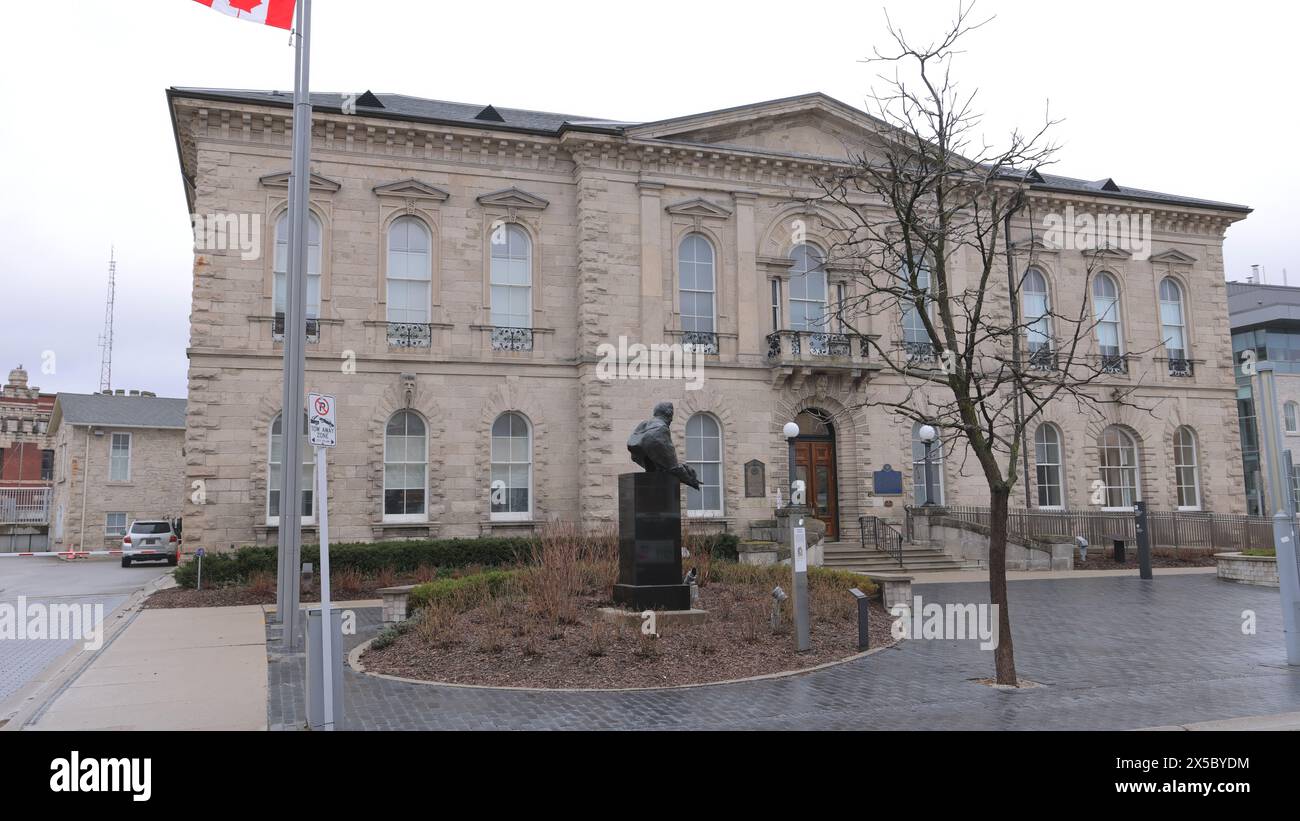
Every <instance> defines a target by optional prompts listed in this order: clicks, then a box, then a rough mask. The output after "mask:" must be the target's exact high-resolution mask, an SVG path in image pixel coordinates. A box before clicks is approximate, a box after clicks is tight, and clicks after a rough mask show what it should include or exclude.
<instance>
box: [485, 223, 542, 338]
mask: <svg viewBox="0 0 1300 821" xmlns="http://www.w3.org/2000/svg"><path fill="white" fill-rule="evenodd" d="M491 281H492V294H491V299H492V324H493V325H495V326H496V327H498V328H531V327H533V241H532V239H530V238H529V236H528V232H527V231H525V230H524V229H522V228H520V227H519V226H518V225H511V224H505V225H501V226H498V227H497V229H496V230H494V231H493V232H492V273H491Z"/></svg>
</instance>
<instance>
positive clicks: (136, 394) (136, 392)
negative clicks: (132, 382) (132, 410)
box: [131, 389, 140, 396]
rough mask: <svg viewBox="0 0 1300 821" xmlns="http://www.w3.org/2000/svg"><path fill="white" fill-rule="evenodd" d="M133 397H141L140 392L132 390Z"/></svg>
mask: <svg viewBox="0 0 1300 821" xmlns="http://www.w3.org/2000/svg"><path fill="white" fill-rule="evenodd" d="M131 395H132V396H139V395H140V392H139V391H138V390H135V389H132V390H131Z"/></svg>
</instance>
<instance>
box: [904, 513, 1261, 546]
mask: <svg viewBox="0 0 1300 821" xmlns="http://www.w3.org/2000/svg"><path fill="white" fill-rule="evenodd" d="M908 515H909V517H910V516H912V515H914V513H913V511H911V510H909V511H908ZM928 515H945V516H948V517H950V518H953V519H958V520H961V521H966V522H971V523H973V524H977V525H981V526H983V527H988V525H989V509H988V508H987V507H976V506H952V507H947V508H943V509H942V510H939V511H934V510H932V511H928ZM1135 523H1136V516H1135V514H1134V513H1132V512H1130V511H1103V510H1039V509H1031V510H1027V509H1024V508H1013V509H1012V510H1010V511H1009V512H1008V514H1007V534H1008V535H1009V536H1013V537H1017V538H1027V539H1037V540H1039V541H1048V540H1054V539H1063V540H1066V541H1072V540H1073V539H1074V537H1076V536H1083V537H1084V538H1085V539H1087V540H1088V542H1089V543H1090V544H1093V545H1106V544H1108V543H1109V542H1111V541H1112V540H1115V539H1122V540H1124V541H1136V539H1137V531H1136V529H1135ZM1147 531H1148V533H1149V534H1150V539H1151V546H1152V547H1170V548H1185V549H1192V550H1213V551H1223V550H1249V549H1251V548H1257V547H1272V546H1273V520H1272V519H1271V518H1270V517H1268V516H1241V515H1232V514H1223V513H1208V512H1199V511H1169V510H1148V511H1147Z"/></svg>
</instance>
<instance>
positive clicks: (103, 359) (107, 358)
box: [99, 246, 117, 393]
mask: <svg viewBox="0 0 1300 821" xmlns="http://www.w3.org/2000/svg"><path fill="white" fill-rule="evenodd" d="M115 250H116V249H114V248H112V247H111V246H110V247H109V251H108V301H107V302H106V303H105V304H104V332H103V333H102V334H100V335H99V351H100V358H99V392H100V393H103V392H104V391H106V390H110V389H111V388H112V387H113V296H114V294H115V292H116V291H117V262H116V260H115V253H114V252H115Z"/></svg>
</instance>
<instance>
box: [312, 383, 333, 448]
mask: <svg viewBox="0 0 1300 821" xmlns="http://www.w3.org/2000/svg"><path fill="white" fill-rule="evenodd" d="M307 441H308V442H309V443H311V446H312V447H316V448H332V447H334V441H335V428H334V397H332V396H326V395H324V394H320V393H311V394H308V395H307Z"/></svg>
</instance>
